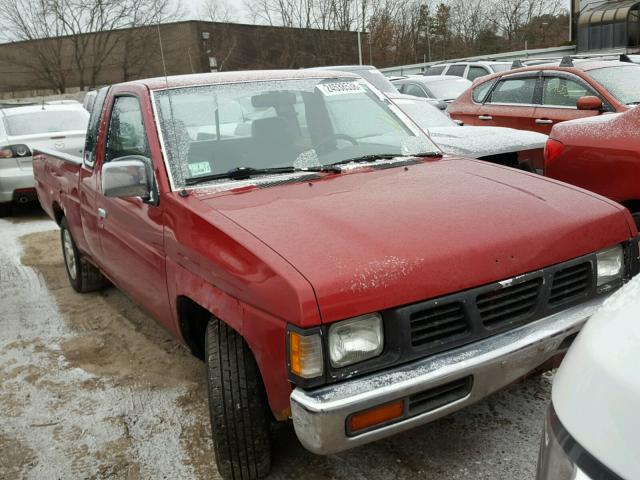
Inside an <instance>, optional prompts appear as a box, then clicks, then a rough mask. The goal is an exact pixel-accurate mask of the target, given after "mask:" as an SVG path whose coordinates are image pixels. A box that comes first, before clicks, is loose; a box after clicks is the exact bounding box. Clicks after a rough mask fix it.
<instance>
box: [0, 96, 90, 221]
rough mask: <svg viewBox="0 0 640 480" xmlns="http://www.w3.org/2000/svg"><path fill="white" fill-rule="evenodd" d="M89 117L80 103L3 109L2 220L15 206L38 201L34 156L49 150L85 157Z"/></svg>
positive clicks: (0, 126) (0, 148)
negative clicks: (35, 149) (38, 152)
mask: <svg viewBox="0 0 640 480" xmlns="http://www.w3.org/2000/svg"><path fill="white" fill-rule="evenodd" d="M88 122H89V113H88V112H87V111H86V110H85V109H84V108H82V105H81V104H80V103H78V102H55V103H42V104H37V105H29V106H16V107H13V108H7V105H5V108H2V109H0V217H2V216H7V215H9V214H10V213H11V208H12V204H13V203H26V202H29V201H32V200H35V199H36V191H35V188H34V187H35V184H34V180H33V169H32V166H31V152H32V150H33V149H34V148H39V149H40V148H46V149H49V150H56V151H58V152H60V153H68V154H71V155H81V154H82V151H83V149H84V141H85V134H86V131H87V124H88Z"/></svg>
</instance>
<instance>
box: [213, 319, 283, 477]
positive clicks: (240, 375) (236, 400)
mask: <svg viewBox="0 0 640 480" xmlns="http://www.w3.org/2000/svg"><path fill="white" fill-rule="evenodd" d="M205 359H206V363H207V380H208V382H207V384H208V390H209V413H210V415H211V430H212V436H213V447H214V452H215V456H216V462H217V464H218V471H219V473H220V475H221V476H222V478H223V479H225V480H240V479H242V480H253V479H258V478H263V477H265V476H266V475H267V474H268V473H269V470H270V469H271V443H270V438H269V424H270V415H271V413H270V411H269V410H268V405H267V398H266V393H265V390H264V386H263V384H262V379H261V377H260V372H259V370H258V366H257V364H256V361H255V359H254V358H253V354H252V353H251V350H250V349H249V347H248V346H247V344H246V342H245V341H244V339H243V338H242V337H241V336H240V335H239V334H238V333H236V332H235V331H234V330H233V329H231V328H229V327H228V326H227V325H226V324H225V323H223V322H221V321H220V320H218V319H216V318H212V319H211V321H210V322H209V324H208V325H207V332H206V338H205Z"/></svg>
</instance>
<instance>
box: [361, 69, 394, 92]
mask: <svg viewBox="0 0 640 480" xmlns="http://www.w3.org/2000/svg"><path fill="white" fill-rule="evenodd" d="M354 73H357V74H358V75H360V76H361V77H362V78H364V79H365V80H366V81H367V82H369V83H370V84H371V85H373V86H374V87H376V88H377V89H378V90H380V91H381V92H382V93H397V92H398V89H397V88H396V87H395V86H394V85H393V83H391V82H390V81H389V79H388V78H387V77H385V76H384V75H383V74H382V73H380V72H379V71H378V70H357V71H355V72H354Z"/></svg>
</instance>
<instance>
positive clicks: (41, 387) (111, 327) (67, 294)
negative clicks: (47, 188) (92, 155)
mask: <svg viewBox="0 0 640 480" xmlns="http://www.w3.org/2000/svg"><path fill="white" fill-rule="evenodd" d="M2 223H6V222H2V221H0V242H2V243H1V244H2V245H3V248H2V249H1V250H0V288H1V289H0V300H1V311H2V315H1V316H0V385H2V388H1V389H0V451H2V452H3V453H4V452H5V451H8V449H9V448H10V446H11V445H13V444H19V445H23V446H24V449H23V450H24V452H25V455H24V458H22V459H21V460H20V459H18V461H17V463H16V462H14V463H12V464H7V465H5V464H4V463H0V478H3V479H4V478H7V479H12V478H37V479H40V478H70V479H75V478H95V479H99V478H105V479H106V478H109V479H111V478H116V479H120V478H122V479H138V478H214V472H215V470H214V469H213V454H212V452H211V446H210V439H209V438H204V439H199V441H200V442H201V443H199V444H198V445H197V447H198V448H197V449H196V448H193V447H194V446H195V443H194V442H193V440H192V438H190V437H191V436H192V433H198V432H199V431H200V429H201V425H202V424H203V422H205V421H206V422H207V423H208V419H207V418H206V416H204V417H203V416H202V412H205V413H206V394H203V395H202V396H200V397H198V395H197V394H194V392H197V391H201V390H202V383H203V382H204V379H205V376H204V369H203V366H202V365H201V364H200V363H199V362H198V361H196V360H195V359H193V358H191V356H190V354H189V353H188V352H187V351H186V350H185V349H183V348H182V347H180V346H179V345H178V344H176V343H175V342H174V341H173V340H171V339H170V338H169V337H168V335H167V334H165V333H164V331H163V330H162V329H161V328H160V327H158V326H157V325H156V324H155V323H154V322H153V321H152V320H150V319H149V318H148V317H146V316H145V315H144V314H142V313H141V312H140V311H139V310H138V309H137V308H136V307H135V306H134V305H133V304H132V303H131V302H130V301H129V300H128V299H126V298H125V297H124V296H123V295H122V294H121V293H120V292H118V291H117V290H116V289H113V288H112V289H107V290H105V291H104V292H101V293H96V294H89V295H79V294H77V293H75V292H74V291H73V290H72V289H71V288H70V287H69V286H68V282H67V279H66V273H65V272H64V266H63V263H62V257H61V253H60V246H59V239H58V236H59V234H58V231H57V230H53V231H50V230H51V229H52V228H55V225H54V224H53V223H51V222H47V221H40V222H31V223H19V224H13V225H3V224H2ZM48 230H49V231H48ZM32 232H37V233H32ZM23 235H26V236H23ZM18 237H21V238H20V241H18V240H17V239H18ZM22 247H24V252H23V248H22ZM20 258H22V263H21V262H20ZM182 398H189V400H190V401H189V402H188V403H187V404H184V402H179V400H180V399H182ZM193 402H195V403H196V405H192V403H193ZM203 406H204V407H203ZM198 436H199V435H198ZM190 449H194V450H198V452H197V453H196V454H191V452H190V451H189V450H190ZM29 452H31V453H29ZM202 452H205V453H204V455H202ZM194 462H195V463H194Z"/></svg>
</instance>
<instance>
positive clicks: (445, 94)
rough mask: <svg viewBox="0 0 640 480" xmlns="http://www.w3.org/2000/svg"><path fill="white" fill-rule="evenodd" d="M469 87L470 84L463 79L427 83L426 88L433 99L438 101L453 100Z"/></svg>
mask: <svg viewBox="0 0 640 480" xmlns="http://www.w3.org/2000/svg"><path fill="white" fill-rule="evenodd" d="M470 86H471V82H470V81H469V80H465V79H463V78H460V79H457V80H442V81H438V82H429V83H428V84H427V88H428V89H429V90H431V93H433V95H434V97H435V98H438V99H440V100H455V99H456V98H458V97H459V96H460V94H461V93H462V92H464V91H465V90H466V89H467V88H469V87H470Z"/></svg>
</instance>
